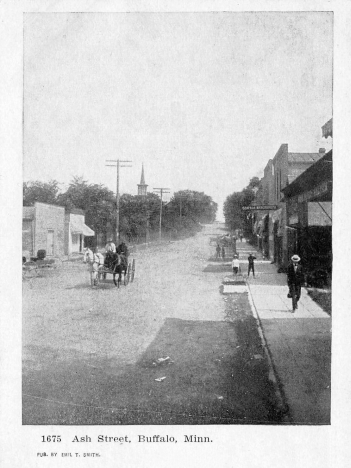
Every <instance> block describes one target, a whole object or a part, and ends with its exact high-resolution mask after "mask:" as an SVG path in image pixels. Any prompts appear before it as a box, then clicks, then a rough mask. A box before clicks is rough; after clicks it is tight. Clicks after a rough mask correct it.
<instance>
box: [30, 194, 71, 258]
mask: <svg viewBox="0 0 351 468" xmlns="http://www.w3.org/2000/svg"><path fill="white" fill-rule="evenodd" d="M22 250H23V255H24V256H25V257H35V256H36V255H37V252H38V250H45V251H46V255H47V256H48V257H57V256H61V255H64V250H65V208H64V207H63V206H57V205H49V204H47V203H40V202H36V203H35V204H34V206H30V207H27V206H25V207H23V219H22Z"/></svg>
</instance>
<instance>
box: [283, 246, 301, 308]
mask: <svg viewBox="0 0 351 468" xmlns="http://www.w3.org/2000/svg"><path fill="white" fill-rule="evenodd" d="M300 260H301V258H300V257H299V256H298V255H296V254H295V255H293V256H292V257H291V263H290V264H289V266H288V270H287V280H288V286H289V294H288V297H292V288H293V287H294V288H295V294H296V308H297V302H298V301H299V299H300V297H301V286H302V285H303V284H304V282H305V275H304V272H303V269H302V266H301V265H300Z"/></svg>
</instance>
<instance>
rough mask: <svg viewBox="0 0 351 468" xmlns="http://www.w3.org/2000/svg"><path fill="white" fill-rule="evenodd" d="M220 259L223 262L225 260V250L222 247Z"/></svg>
mask: <svg viewBox="0 0 351 468" xmlns="http://www.w3.org/2000/svg"><path fill="white" fill-rule="evenodd" d="M222 259H223V260H224V259H225V248H224V246H223V247H222Z"/></svg>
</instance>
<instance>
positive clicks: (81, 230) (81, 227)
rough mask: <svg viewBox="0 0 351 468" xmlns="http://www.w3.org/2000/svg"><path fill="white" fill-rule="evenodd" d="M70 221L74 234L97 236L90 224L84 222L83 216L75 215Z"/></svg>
mask: <svg viewBox="0 0 351 468" xmlns="http://www.w3.org/2000/svg"><path fill="white" fill-rule="evenodd" d="M70 223H71V232H72V234H83V235H84V236H86V237H89V236H95V232H94V231H93V230H92V229H90V227H89V226H87V225H86V224H84V221H83V219H82V218H78V217H77V218H76V217H74V218H72V219H71V221H70Z"/></svg>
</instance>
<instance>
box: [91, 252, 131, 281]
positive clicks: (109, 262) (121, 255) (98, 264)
mask: <svg viewBox="0 0 351 468" xmlns="http://www.w3.org/2000/svg"><path fill="white" fill-rule="evenodd" d="M84 261H85V262H87V263H89V265H90V282H91V286H93V287H94V286H98V284H99V283H100V282H102V281H103V280H106V277H107V275H112V276H113V282H114V284H115V286H116V287H117V288H119V286H120V284H121V283H122V275H123V284H124V285H125V286H127V285H128V283H129V282H133V281H134V276H135V260H134V259H133V261H132V262H129V254H128V251H123V250H121V249H119V250H118V248H117V251H116V252H114V251H107V252H106V254H105V256H104V255H102V253H100V252H98V251H97V249H96V250H95V252H92V251H91V250H90V249H88V248H87V249H85V252H84ZM116 276H117V281H116Z"/></svg>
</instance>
